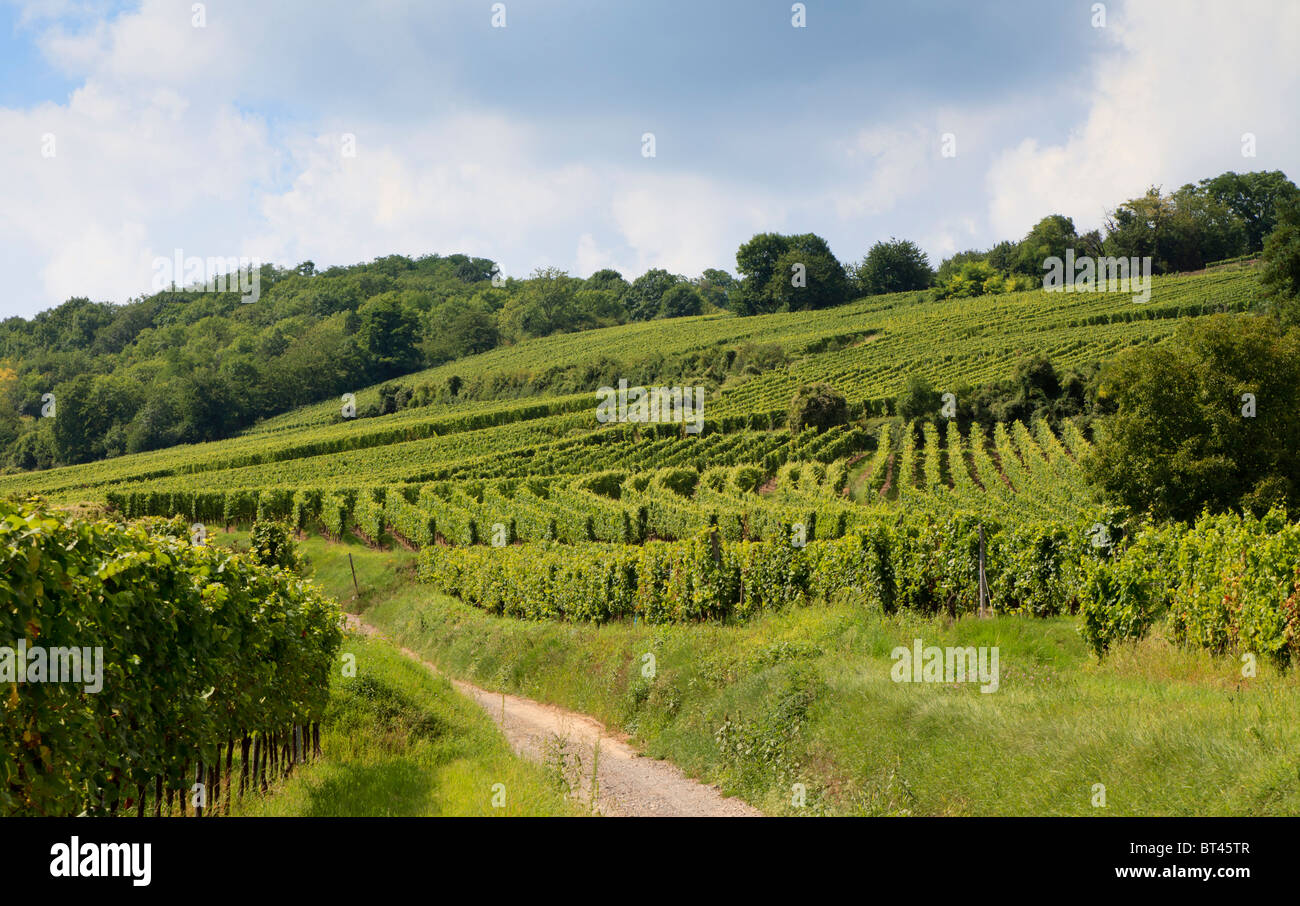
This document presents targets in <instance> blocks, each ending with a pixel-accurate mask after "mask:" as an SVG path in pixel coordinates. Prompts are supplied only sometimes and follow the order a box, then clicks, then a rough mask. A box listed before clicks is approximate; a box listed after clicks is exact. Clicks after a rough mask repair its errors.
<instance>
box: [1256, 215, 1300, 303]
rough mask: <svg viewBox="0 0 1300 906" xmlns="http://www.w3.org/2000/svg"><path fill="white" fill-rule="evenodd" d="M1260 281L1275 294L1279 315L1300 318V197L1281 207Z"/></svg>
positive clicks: (1266, 252)
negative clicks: (1298, 199)
mask: <svg viewBox="0 0 1300 906" xmlns="http://www.w3.org/2000/svg"><path fill="white" fill-rule="evenodd" d="M1260 282H1261V283H1262V284H1263V286H1264V288H1265V289H1266V290H1268V291H1269V292H1270V293H1271V294H1272V295H1273V297H1274V307H1275V308H1276V309H1277V310H1278V313H1279V315H1280V316H1281V317H1282V318H1283V319H1284V320H1286V321H1288V322H1289V323H1296V322H1300V201H1290V202H1286V203H1284V204H1282V205H1281V206H1280V208H1279V211H1278V216H1277V225H1276V226H1275V227H1274V228H1273V232H1271V233H1269V234H1268V238H1267V239H1266V240H1265V241H1264V270H1263V271H1262V273H1261V274H1260Z"/></svg>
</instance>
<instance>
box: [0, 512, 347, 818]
mask: <svg viewBox="0 0 1300 906" xmlns="http://www.w3.org/2000/svg"><path fill="white" fill-rule="evenodd" d="M0 576H2V577H3V578H2V579H0V645H4V646H13V647H17V645H18V643H19V640H25V643H26V645H27V646H42V647H43V648H44V649H45V650H46V651H50V650H52V649H54V648H63V647H72V646H76V647H78V648H91V649H94V648H102V650H103V657H102V683H103V687H102V689H101V690H100V691H98V692H87V691H85V687H84V686H83V685H81V684H78V683H65V682H48V681H47V682H26V683H23V684H19V683H17V682H14V683H13V684H12V685H9V688H8V689H7V690H5V696H4V699H3V702H0V712H3V718H4V719H3V721H0V815H76V814H80V813H88V814H102V813H112V812H114V811H116V810H117V809H118V808H119V807H123V806H126V805H128V804H129V803H131V802H132V801H136V802H138V804H139V806H140V810H141V813H142V812H143V802H144V793H145V791H148V792H150V793H153V794H154V797H155V814H157V813H159V812H160V810H161V808H160V807H161V795H160V794H161V792H162V790H164V789H166V790H168V791H174V790H179V791H182V796H183V797H187V796H188V794H189V790H190V789H191V785H192V784H193V783H194V782H195V781H196V778H197V779H198V780H201V781H203V782H206V783H207V784H208V785H209V788H210V794H209V795H215V793H216V790H215V789H211V788H212V787H215V786H217V785H218V784H219V782H220V776H219V774H218V773H217V772H216V771H215V768H216V766H218V765H219V755H220V747H223V746H224V748H225V752H226V757H227V761H226V767H227V772H229V769H230V766H231V754H232V750H233V747H234V746H235V745H237V744H240V743H241V742H242V743H243V745H242V749H243V751H242V753H241V771H242V773H243V778H242V781H241V791H242V789H243V788H245V787H247V786H248V784H249V782H250V781H249V778H248V776H247V770H248V767H247V766H248V764H249V761H248V758H247V756H248V742H249V740H250V737H253V736H255V741H256V742H257V745H258V750H259V755H260V758H259V760H255V761H254V762H253V765H254V776H253V778H252V782H254V783H256V782H264V781H260V778H259V776H258V770H259V767H260V768H261V771H262V775H263V776H264V774H265V765H266V763H267V760H268V758H269V759H270V761H271V764H272V766H275V765H276V764H284V763H285V762H287V757H286V756H287V754H288V753H289V751H293V752H294V753H297V754H303V753H304V750H305V748H306V747H307V742H305V741H304V732H303V728H304V727H310V726H311V725H312V724H313V723H314V722H317V721H319V720H320V719H321V717H322V715H323V714H324V710H325V705H326V701H327V697H328V688H329V683H328V677H329V671H330V669H331V666H332V665H333V663H334V661H335V657H336V655H337V652H338V649H339V646H340V644H341V643H342V632H341V629H340V627H339V623H340V615H339V611H338V608H337V605H335V604H334V603H333V602H332V601H330V600H328V599H327V598H326V597H325V596H324V595H323V594H322V593H321V592H320V591H318V590H317V589H316V588H315V587H314V586H313V585H311V584H310V583H308V582H307V581H305V580H303V579H302V578H300V577H299V576H297V575H295V574H293V573H291V572H289V571H286V570H284V569H281V568H279V567H276V566H265V565H262V564H260V563H259V562H257V560H256V559H255V558H254V557H251V556H249V555H245V554H237V553H231V552H230V551H226V550H221V549H218V548H213V547H207V546H201V545H196V544H193V543H191V539H190V534H189V527H188V526H187V525H186V524H185V522H184V521H183V520H181V519H174V520H170V521H162V520H158V521H153V522H151V523H148V524H136V525H123V524H121V523H117V522H112V521H108V520H98V521H90V520H79V519H74V518H71V517H69V516H67V515H65V514H63V513H61V512H59V511H56V510H53V509H51V508H49V507H48V506H46V505H45V504H43V503H42V502H40V501H39V500H35V499H33V500H29V501H25V502H21V503H19V502H14V501H0ZM204 766H206V768H205V767H204ZM229 785H230V783H229V780H227V789H229ZM168 798H169V799H170V794H169V797H168ZM182 801H184V799H182Z"/></svg>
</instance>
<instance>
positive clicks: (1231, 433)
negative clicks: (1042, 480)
mask: <svg viewBox="0 0 1300 906" xmlns="http://www.w3.org/2000/svg"><path fill="white" fill-rule="evenodd" d="M1248 394H1249V395H1248ZM1098 402H1099V405H1100V406H1102V407H1103V408H1104V410H1105V411H1107V412H1108V414H1106V415H1105V416H1104V417H1103V418H1101V419H1100V420H1099V422H1097V423H1096V428H1095V430H1096V440H1095V443H1094V448H1093V453H1092V454H1091V455H1090V456H1089V457H1088V458H1087V459H1086V460H1085V468H1086V470H1087V474H1088V476H1089V478H1090V479H1091V480H1092V481H1093V482H1095V483H1096V484H1097V485H1099V486H1100V487H1101V488H1102V489H1103V490H1105V491H1106V492H1107V493H1108V494H1110V495H1111V496H1113V497H1115V498H1116V499H1118V500H1119V501H1120V502H1121V503H1124V504H1126V505H1128V506H1129V507H1132V508H1133V509H1135V510H1141V511H1149V512H1150V513H1151V514H1152V515H1153V516H1155V517H1156V518H1175V519H1182V520H1191V519H1194V518H1195V517H1196V516H1197V515H1198V514H1199V513H1200V512H1201V511H1202V509H1203V508H1209V509H1210V510H1212V511H1216V512H1221V511H1225V510H1229V509H1238V508H1241V509H1248V510H1252V511H1254V512H1257V513H1258V512H1261V511H1263V510H1266V509H1268V508H1269V507H1270V506H1272V505H1275V504H1284V505H1286V506H1288V507H1289V508H1290V509H1291V510H1292V512H1295V510H1296V508H1297V507H1298V506H1300V482H1298V481H1297V476H1300V445H1297V444H1296V438H1297V437H1300V329H1295V328H1293V329H1291V330H1289V331H1283V330H1282V329H1281V328H1280V326H1279V325H1278V323H1277V322H1276V321H1275V320H1273V319H1272V318H1267V317H1261V316H1258V315H1236V316H1234V315H1213V316H1210V317H1206V318H1197V319H1196V320H1195V321H1193V322H1192V323H1190V324H1188V325H1187V326H1185V327H1183V328H1182V329H1181V330H1180V331H1179V332H1178V334H1177V335H1176V336H1175V339H1174V341H1173V342H1171V343H1165V344H1161V345H1158V346H1151V347H1144V348H1141V349H1137V350H1131V351H1129V352H1127V353H1125V354H1123V355H1121V356H1120V357H1119V358H1118V359H1116V360H1114V361H1113V362H1112V363H1110V364H1109V365H1108V366H1107V367H1106V368H1105V369H1104V371H1103V372H1102V376H1101V381H1100V386H1099V388H1098Z"/></svg>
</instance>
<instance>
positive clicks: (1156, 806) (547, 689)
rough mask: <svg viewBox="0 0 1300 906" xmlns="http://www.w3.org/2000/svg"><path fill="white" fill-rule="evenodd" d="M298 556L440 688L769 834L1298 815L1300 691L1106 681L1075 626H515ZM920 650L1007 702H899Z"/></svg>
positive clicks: (1249, 683)
mask: <svg viewBox="0 0 1300 906" xmlns="http://www.w3.org/2000/svg"><path fill="white" fill-rule="evenodd" d="M303 547H304V550H305V552H306V553H307V554H308V556H309V557H310V559H311V560H312V562H313V563H314V564H315V568H316V570H317V576H318V578H321V579H322V580H323V581H324V582H325V584H326V587H327V588H331V586H334V587H337V586H339V585H341V584H343V583H344V582H346V584H347V586H348V587H349V588H350V585H351V575H350V572H349V571H347V557H346V554H347V552H348V551H351V552H352V553H353V557H354V561H355V562H356V564H357V574H358V577H359V581H360V583H361V586H362V590H363V595H362V597H361V599H359V600H358V601H356V602H353V605H352V606H353V607H354V608H356V609H360V610H363V611H364V612H365V615H366V619H367V620H369V621H371V622H373V623H374V624H376V625H378V626H380V627H382V628H383V629H384V630H385V632H386V633H388V634H389V635H390V636H391V637H392V638H393V639H394V640H395V641H397V642H399V643H400V644H402V645H406V646H409V647H411V648H413V649H415V650H416V651H419V652H421V653H422V655H423V656H425V657H426V658H428V659H429V660H430V661H432V662H433V663H436V664H438V665H439V666H440V668H442V669H444V670H446V671H448V672H449V673H451V674H453V675H456V676H459V677H462V678H465V679H468V680H471V681H473V682H475V683H477V684H479V685H482V686H485V687H487V688H490V689H493V690H501V691H508V692H513V693H517V694H521V695H525V696H528V697H531V698H536V699H540V700H543V701H549V702H553V703H555V704H558V705H561V706H563V707H566V708H571V709H573V710H577V711H582V712H585V713H588V714H592V715H593V716H595V717H597V718H598V719H600V720H602V721H604V722H605V723H607V724H608V725H611V726H613V727H617V728H620V729H622V730H624V731H626V732H628V733H629V734H631V735H632V736H633V738H634V739H635V740H636V742H637V743H638V744H639V745H641V746H642V747H643V748H644V749H645V751H646V752H647V754H650V755H653V756H655V757H661V758H668V759H670V760H672V761H674V762H676V763H677V764H679V765H680V766H681V767H683V768H684V769H685V770H686V771H687V772H688V773H690V774H692V775H693V776H697V777H700V778H702V779H705V780H708V781H711V782H716V783H718V784H719V785H720V786H721V787H722V788H723V790H724V792H726V793H728V794H732V795H739V796H742V797H743V798H745V799H746V800H748V801H749V802H751V803H753V804H754V805H756V806H758V807H760V808H762V809H764V810H765V811H768V812H769V813H775V814H782V813H799V812H802V813H808V812H809V811H811V812H813V813H826V814H910V815H1063V814H1064V815H1242V814H1296V813H1300V725H1298V724H1297V722H1296V721H1295V713H1296V705H1297V702H1300V682H1298V681H1297V676H1296V675H1295V674H1294V672H1293V673H1292V674H1290V675H1282V674H1279V673H1277V672H1276V671H1274V670H1272V668H1267V667H1261V668H1260V674H1259V676H1258V677H1256V678H1253V679H1249V680H1246V679H1242V678H1241V677H1240V674H1239V669H1238V665H1237V664H1235V663H1233V662H1232V661H1229V660H1226V659H1222V658H1215V657H1213V656H1212V655H1209V654H1206V653H1202V652H1191V651H1185V650H1183V649H1180V648H1177V647H1174V646H1172V645H1170V644H1168V643H1167V642H1165V641H1164V640H1162V639H1160V638H1151V639H1148V640H1146V641H1144V642H1143V643H1141V644H1140V645H1138V646H1129V647H1124V648H1121V649H1119V650H1118V651H1116V652H1115V653H1114V654H1113V655H1112V656H1110V657H1109V658H1108V659H1107V660H1106V661H1105V662H1104V663H1101V664H1098V663H1097V662H1096V661H1095V659H1093V658H1092V657H1091V656H1090V655H1089V654H1088V652H1087V651H1086V649H1085V646H1084V644H1083V642H1082V640H1081V639H1080V637H1079V635H1078V633H1077V632H1076V630H1075V621H1074V619H1073V618H1070V617H1062V618H1054V619H1047V620H1043V619H1035V618H1031V617H997V618H994V619H991V620H978V619H966V620H960V621H957V622H955V623H954V622H949V621H946V620H942V619H928V618H924V617H920V616H917V615H914V614H898V615H885V614H882V613H880V612H878V611H873V610H871V609H869V608H867V607H864V606H862V605H861V604H860V603H855V602H848V601H845V602H839V603H836V604H832V605H826V606H816V607H807V608H801V609H797V610H792V611H788V612H784V613H779V614H772V615H768V616H765V617H763V618H761V619H759V620H756V621H754V622H752V623H749V624H745V625H737V626H722V625H712V624H706V625H688V626H681V625H673V626H647V625H644V624H641V625H631V624H626V623H618V624H612V625H605V626H589V625H574V624H558V623H530V622H522V621H516V620H510V619H504V618H499V617H494V616H492V615H490V614H487V613H484V612H482V611H479V610H477V609H475V608H472V607H468V606H466V605H464V604H462V603H461V602H459V601H456V600H453V599H450V598H447V597H444V596H441V595H437V594H434V593H432V592H431V591H430V590H428V589H427V588H424V587H422V586H420V585H418V584H417V583H415V582H413V581H411V580H410V579H409V574H408V573H407V572H406V571H405V566H404V565H403V561H404V560H405V559H407V558H408V555H406V554H404V553H403V554H397V555H391V554H386V553H382V552H374V551H364V549H363V548H360V547H359V546H356V545H338V544H331V543H327V542H324V541H321V540H319V539H311V540H309V541H307V542H306V543H304V545H303ZM340 564H341V567H340ZM918 637H919V638H922V639H923V640H924V642H925V644H926V645H939V646H948V645H961V646H966V645H971V646H976V647H978V646H984V645H987V646H992V645H997V646H998V647H999V651H1000V668H1001V670H1000V672H1001V678H1000V688H999V690H998V691H997V692H995V693H992V694H981V693H980V692H979V691H978V689H977V687H976V686H975V685H973V684H967V685H948V684H929V683H895V682H893V681H892V680H891V678H890V668H891V666H892V665H893V661H892V660H891V659H890V652H891V650H892V649H893V648H894V647H895V646H897V645H910V643H911V640H912V639H913V638H918ZM646 654H652V655H653V656H654V659H655V666H656V671H655V676H654V677H653V679H648V678H646V677H644V676H643V675H642V669H641V668H642V665H643V664H645V663H646V659H645V657H644V656H645V655H646ZM724 726H726V728H727V729H726V731H725V733H724V734H723V735H722V737H721V738H720V737H719V730H720V729H721V728H723V727H724ZM796 783H802V784H804V785H805V786H806V788H807V805H806V806H805V807H804V808H802V809H800V808H796V807H794V806H792V804H791V800H792V792H791V790H792V787H793V785H794V784H796ZM1094 784H1103V785H1104V786H1105V796H1106V807H1105V808H1096V807H1094V806H1093V804H1092V801H1093V797H1094Z"/></svg>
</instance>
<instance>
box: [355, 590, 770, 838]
mask: <svg viewBox="0 0 1300 906" xmlns="http://www.w3.org/2000/svg"><path fill="white" fill-rule="evenodd" d="M347 621H348V625H349V627H350V628H353V629H355V630H357V631H360V632H363V633H365V634H367V635H378V636H381V635H382V633H380V632H379V630H378V629H376V628H375V627H374V626H371V625H370V624H368V623H365V622H363V621H362V620H361V619H360V618H359V617H357V616H355V615H353V614H348V615H347ZM401 650H402V653H403V654H405V655H406V656H407V657H409V658H411V659H413V660H416V661H419V662H420V663H421V664H423V665H424V666H425V667H427V668H428V669H429V670H431V671H433V672H435V673H438V672H439V671H438V669H437V668H436V667H434V666H433V665H432V664H430V663H429V662H428V661H426V660H424V659H423V658H421V657H420V656H419V655H418V654H416V653H415V652H414V651H411V650H410V649H409V648H402V649H401ZM451 682H452V685H453V686H455V687H456V689H457V691H459V692H460V693H462V694H463V695H467V696H469V697H470V698H472V699H474V701H476V702H478V703H479V705H480V706H481V707H482V708H483V710H484V711H486V712H487V713H488V714H489V715H490V716H491V718H492V719H493V720H494V721H496V724H497V726H498V727H500V728H501V732H502V733H503V734H504V735H505V737H506V739H507V740H508V741H509V743H510V745H511V746H512V747H513V748H514V749H515V751H517V752H519V754H521V755H523V756H524V757H525V758H528V759H531V760H533V761H537V762H541V763H543V764H546V765H548V766H550V767H552V768H553V769H555V770H561V771H562V772H563V774H564V776H565V779H566V782H567V783H568V785H569V788H570V790H571V791H572V795H573V796H574V797H575V798H577V799H579V800H580V801H582V802H586V803H590V802H591V799H592V774H593V766H594V768H595V771H594V773H595V778H596V784H595V787H596V789H595V800H596V803H595V810H596V811H597V812H598V813H599V814H602V815H609V816H619V817H623V816H656V815H660V816H671V817H687V816H700V817H758V816H761V815H762V813H761V812H760V811H758V810H757V809H755V808H754V807H753V806H750V805H748V804H746V803H744V802H742V801H740V800H739V799H730V798H727V797H725V796H723V795H722V794H721V793H719V792H718V791H717V790H716V789H715V788H714V787H711V786H708V785H706V784H703V783H700V782H699V781H696V780H692V779H691V778H689V777H687V776H686V775H685V774H683V773H682V771H681V769H680V768H678V767H676V766H675V765H673V764H670V763H668V762H666V761H658V760H656V759H653V758H645V757H642V755H641V754H640V753H639V752H637V751H636V749H634V748H632V747H631V746H630V745H628V744H627V742H626V741H625V739H624V738H623V737H621V736H619V735H616V734H614V733H611V732H610V731H609V730H608V729H607V728H606V727H605V726H604V725H602V724H601V723H600V722H598V721H597V720H595V719H594V718H591V717H588V716H587V715H585V714H578V713H576V712H573V711H565V710H564V709H562V708H557V707H555V706H554V705H548V704H544V703H542V702H537V701H533V700H532V699H527V698H520V697H519V696H516V695H502V693H500V692H489V691H488V690H487V689H483V688H480V687H479V686H475V685H473V684H472V683H466V682H462V681H461V680H457V679H452V680H451Z"/></svg>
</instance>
